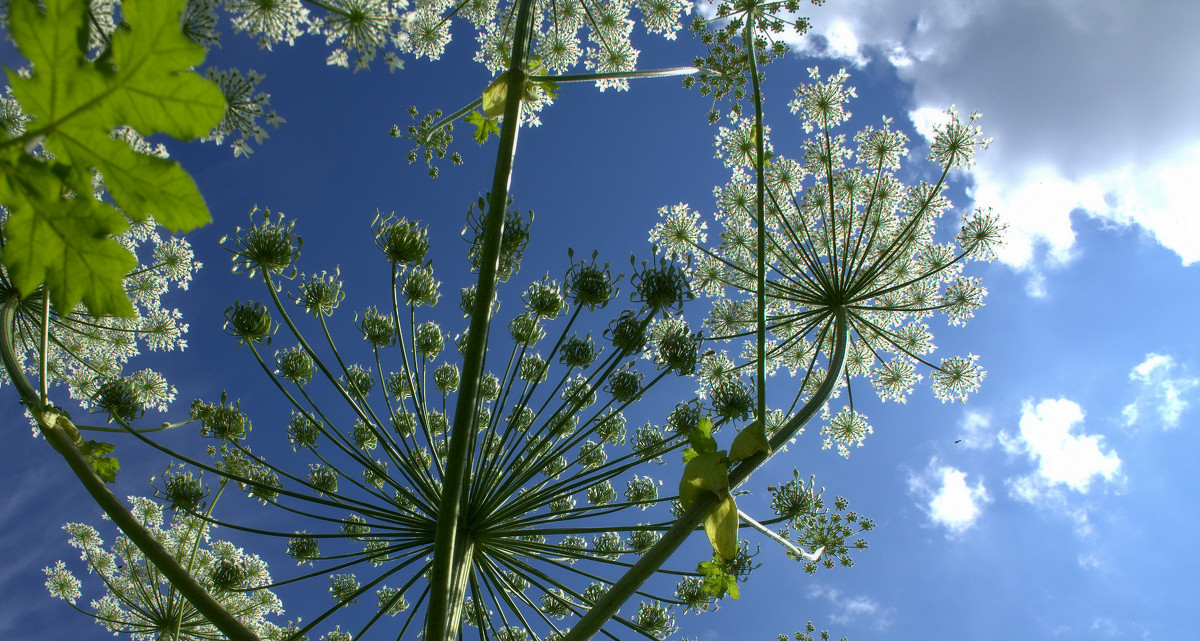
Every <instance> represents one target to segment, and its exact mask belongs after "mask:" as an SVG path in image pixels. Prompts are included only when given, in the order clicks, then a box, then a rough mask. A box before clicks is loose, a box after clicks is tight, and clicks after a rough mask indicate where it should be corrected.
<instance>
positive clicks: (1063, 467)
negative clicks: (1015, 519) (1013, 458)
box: [999, 398, 1121, 503]
mask: <svg viewBox="0 0 1200 641" xmlns="http://www.w3.org/2000/svg"><path fill="white" fill-rule="evenodd" d="M1083 417H1084V413H1083V408H1081V407H1080V406H1079V404H1078V403H1075V402H1074V401H1070V400H1067V399H1065V398H1059V399H1044V400H1042V401H1040V402H1039V403H1037V404H1036V405H1034V404H1033V402H1032V401H1025V403H1024V404H1023V405H1022V407H1021V420H1020V422H1019V424H1018V429H1019V431H1018V433H1017V434H1015V435H1010V434H1008V433H1007V432H1000V437H999V438H1000V444H1001V445H1003V446H1004V449H1005V450H1006V451H1007V452H1008V453H1010V454H1014V455H1020V454H1025V455H1026V456H1027V457H1028V458H1029V460H1030V461H1032V462H1034V463H1036V464H1037V469H1036V470H1035V471H1034V472H1033V473H1032V474H1029V475H1027V476H1022V477H1017V478H1013V479H1010V480H1009V481H1008V483H1009V487H1010V488H1011V490H1012V494H1013V496H1015V497H1017V498H1019V499H1021V500H1024V501H1028V502H1030V503H1038V502H1042V501H1044V500H1045V499H1047V498H1048V497H1051V496H1054V495H1055V494H1056V493H1057V492H1058V491H1059V490H1060V489H1061V488H1063V487H1065V488H1068V489H1070V490H1074V491H1075V492H1078V493H1080V494H1086V493H1087V492H1088V490H1089V489H1090V487H1091V484H1092V481H1093V480H1096V479H1103V480H1105V481H1108V482H1116V481H1118V480H1119V479H1120V468H1121V459H1120V457H1118V456H1117V453H1116V452H1114V451H1112V450H1108V451H1105V444H1104V437H1103V436H1101V435H1089V434H1084V433H1083Z"/></svg>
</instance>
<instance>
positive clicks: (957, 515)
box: [908, 457, 991, 536]
mask: <svg viewBox="0 0 1200 641" xmlns="http://www.w3.org/2000/svg"><path fill="white" fill-rule="evenodd" d="M908 488H909V491H910V492H912V493H913V494H916V495H917V496H919V497H921V499H922V501H924V505H923V506H922V509H924V510H925V513H926V514H928V515H929V518H930V520H931V521H933V522H934V523H935V524H937V525H940V526H942V527H945V528H946V530H947V535H948V536H957V535H959V534H962V533H963V532H966V531H967V530H969V529H970V528H971V527H972V526H974V525H975V522H976V520H978V519H979V517H980V516H981V515H982V514H983V504H984V503H987V502H988V501H990V500H991V498H990V497H988V493H987V489H986V488H984V486H983V481H982V480H980V481H979V482H978V483H976V484H975V486H974V487H972V486H970V485H968V484H967V473H966V472H963V471H962V470H959V469H957V468H954V467H951V466H948V465H938V460H937V458H936V457H935V458H933V459H930V461H929V467H928V468H927V469H926V470H925V472H924V473H923V474H920V475H915V474H914V475H911V476H910V477H909V479H908Z"/></svg>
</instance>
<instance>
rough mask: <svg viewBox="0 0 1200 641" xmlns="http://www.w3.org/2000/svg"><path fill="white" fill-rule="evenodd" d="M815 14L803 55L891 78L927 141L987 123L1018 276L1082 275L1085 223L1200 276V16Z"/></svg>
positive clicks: (983, 164) (963, 10)
mask: <svg viewBox="0 0 1200 641" xmlns="http://www.w3.org/2000/svg"><path fill="white" fill-rule="evenodd" d="M805 14H806V15H809V16H810V17H812V19H813V27H814V28H813V31H812V32H810V35H807V36H804V37H802V38H801V39H799V40H798V41H796V42H794V43H793V45H794V47H795V48H797V49H798V50H800V51H803V52H805V53H809V54H818V55H827V56H831V57H841V58H843V59H846V60H848V61H849V62H850V63H851V64H858V63H861V61H862V60H864V59H866V58H868V57H875V58H881V59H883V60H886V61H888V62H890V63H891V64H893V65H894V66H896V68H897V70H898V73H899V74H900V77H901V78H902V79H903V80H905V81H907V82H910V83H912V88H913V89H912V97H913V102H914V104H913V105H912V115H913V118H914V121H915V122H916V124H917V125H918V129H919V130H920V129H921V127H922V125H923V124H926V123H928V120H929V114H931V113H936V112H938V111H940V110H942V109H945V108H946V107H947V106H949V105H951V104H957V105H958V107H959V108H960V109H961V110H962V111H963V112H968V111H970V110H972V109H978V110H979V111H980V112H982V113H983V115H984V118H983V120H982V121H981V124H983V126H984V132H985V134H987V135H989V136H994V137H995V143H994V144H993V145H992V146H991V148H990V149H989V150H987V151H985V152H983V153H981V154H980V155H979V159H978V165H977V167H976V171H975V174H974V179H975V187H974V190H973V193H972V195H973V197H974V198H975V200H976V204H977V205H979V206H990V207H993V208H994V209H995V211H997V212H998V213H1000V214H1001V215H1002V216H1003V218H1004V219H1005V220H1007V221H1008V223H1009V224H1010V232H1011V233H1010V237H1009V245H1008V247H1007V248H1006V249H1005V251H1004V253H1003V255H1002V260H1004V261H1005V262H1007V263H1009V264H1010V265H1013V266H1015V267H1020V268H1026V269H1030V270H1031V273H1032V274H1033V276H1034V278H1035V279H1036V278H1038V277H1039V276H1038V270H1040V269H1041V268H1044V267H1045V266H1053V265H1054V264H1056V263H1062V262H1065V261H1068V260H1070V259H1071V258H1072V257H1073V256H1074V255H1075V254H1076V253H1077V251H1078V250H1077V248H1076V247H1075V231H1074V228H1073V227H1072V225H1071V214H1072V212H1084V213H1086V214H1087V215H1089V216H1093V217H1096V218H1100V219H1102V220H1105V221H1109V222H1111V223H1113V224H1116V225H1131V226H1137V227H1139V228H1140V229H1141V230H1143V231H1144V232H1145V233H1146V234H1147V235H1149V236H1150V237H1152V238H1154V239H1155V240H1156V241H1157V242H1159V243H1161V244H1162V245H1163V246H1165V247H1167V248H1168V249H1170V250H1171V251H1173V252H1175V253H1176V254H1178V255H1179V257H1180V259H1181V261H1182V262H1183V263H1184V264H1185V265H1187V264H1192V263H1195V262H1197V261H1200V211H1198V209H1197V206H1196V204H1195V203H1196V201H1195V199H1194V198H1193V197H1192V189H1191V184H1192V182H1193V181H1194V177H1195V176H1197V175H1200V119H1197V118H1196V117H1195V105H1196V104H1200V83H1196V82H1191V81H1186V80H1183V79H1186V78H1192V77H1193V76H1194V71H1195V69H1197V68H1200V39H1197V38H1195V37H1194V34H1193V31H1194V28H1195V25H1196V24H1200V3H1195V2H1141V3H1134V2H1128V1H1127V0H1088V1H1086V2H1085V1H1082V0H1068V1H1063V2H1044V1H1043V0H1012V1H1009V2H970V3H968V2H961V1H960V0H839V1H838V2H830V3H828V4H826V5H825V6H823V7H820V8H812V7H808V8H806V13H805ZM852 45H853V46H855V48H854V50H853V51H850V48H851V46H852ZM1034 293H1036V288H1035V292H1034Z"/></svg>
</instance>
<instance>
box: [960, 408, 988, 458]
mask: <svg viewBox="0 0 1200 641" xmlns="http://www.w3.org/2000/svg"><path fill="white" fill-rule="evenodd" d="M958 427H959V434H961V436H960V437H959V439H958V440H960V441H961V443H958V445H959V447H965V448H968V449H973V450H986V449H988V448H990V447H991V446H992V445H993V444H995V442H996V437H995V436H993V435H992V416H991V415H990V414H987V413H985V412H979V411H976V410H966V411H964V412H963V417H962V421H960V422H959V424H958Z"/></svg>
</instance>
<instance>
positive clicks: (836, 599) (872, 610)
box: [808, 585, 892, 630]
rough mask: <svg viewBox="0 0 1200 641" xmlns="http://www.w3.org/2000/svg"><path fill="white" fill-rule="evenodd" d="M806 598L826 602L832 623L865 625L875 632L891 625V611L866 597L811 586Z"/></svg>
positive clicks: (835, 589)
mask: <svg viewBox="0 0 1200 641" xmlns="http://www.w3.org/2000/svg"><path fill="white" fill-rule="evenodd" d="M808 598H810V599H822V598H823V599H826V600H828V601H829V603H830V604H831V605H832V606H833V611H832V612H831V613H830V614H829V620H830V621H832V622H833V623H837V624H841V625H847V624H851V623H853V624H858V625H866V626H869V627H873V628H875V629H877V630H883V629H885V628H887V627H888V626H890V625H891V624H892V613H891V609H890V608H884V607H882V606H880V605H879V602H878V601H876V600H875V599H872V598H871V597H869V596H866V595H857V596H850V595H848V594H844V593H842V591H841V590H838V589H837V588H831V587H826V586H822V585H812V586H810V587H809V588H808Z"/></svg>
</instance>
